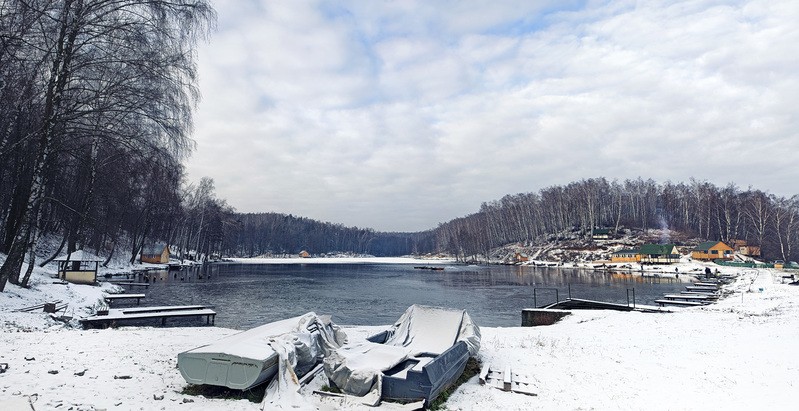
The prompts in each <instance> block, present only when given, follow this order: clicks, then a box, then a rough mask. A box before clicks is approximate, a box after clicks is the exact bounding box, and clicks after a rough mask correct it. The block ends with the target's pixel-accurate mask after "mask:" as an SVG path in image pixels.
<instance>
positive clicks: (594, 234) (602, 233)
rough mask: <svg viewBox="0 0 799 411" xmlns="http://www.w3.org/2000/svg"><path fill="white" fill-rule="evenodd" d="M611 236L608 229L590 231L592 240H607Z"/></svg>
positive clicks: (610, 231)
mask: <svg viewBox="0 0 799 411" xmlns="http://www.w3.org/2000/svg"><path fill="white" fill-rule="evenodd" d="M612 234H613V232H612V230H611V229H610V228H594V229H593V230H591V238H592V239H594V240H607V239H609V238H610V236H611V235H612Z"/></svg>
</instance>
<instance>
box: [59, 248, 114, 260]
mask: <svg viewBox="0 0 799 411" xmlns="http://www.w3.org/2000/svg"><path fill="white" fill-rule="evenodd" d="M55 261H105V259H104V258H100V257H98V256H96V255H94V254H92V253H89V252H86V251H83V250H78V251H73V252H72V253H71V254H69V255H62V256H61V257H58V258H56V259H55Z"/></svg>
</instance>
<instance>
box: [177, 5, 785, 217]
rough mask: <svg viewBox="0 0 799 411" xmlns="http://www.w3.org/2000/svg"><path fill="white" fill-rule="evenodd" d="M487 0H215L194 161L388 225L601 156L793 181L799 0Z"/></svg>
mask: <svg viewBox="0 0 799 411" xmlns="http://www.w3.org/2000/svg"><path fill="white" fill-rule="evenodd" d="M528 3H537V4H528ZM485 4H486V5H483V3H482V2H449V3H439V2H421V1H420V2H405V1H402V2H373V1H353V2H340V3H336V4H335V5H331V4H330V3H327V2H321V3H314V2H279V3H278V2H269V1H263V2H260V3H258V2H252V1H250V2H245V1H240V0H229V1H226V2H219V3H218V4H217V7H218V12H219V16H220V25H219V26H220V31H219V32H218V33H217V34H216V36H215V37H214V38H213V39H212V42H211V44H209V45H208V46H207V47H205V48H204V49H203V50H202V52H201V54H200V65H201V88H202V91H203V95H204V101H203V103H202V105H201V107H200V110H199V112H198V114H197V132H196V139H197V141H198V150H197V152H196V154H195V155H194V157H193V159H192V160H191V162H190V164H189V172H190V177H191V178H192V179H194V180H197V179H199V177H201V176H210V177H212V178H214V179H215V180H216V182H217V184H216V187H217V190H218V192H219V195H220V196H221V197H223V198H226V199H227V200H228V201H229V203H230V204H232V205H233V206H235V207H237V209H239V210H240V211H278V212H285V213H293V214H295V215H303V216H308V217H311V218H318V219H322V220H327V221H333V222H340V223H343V224H346V225H357V226H362V227H363V226H366V227H374V228H376V229H381V230H420V229H426V228H432V227H434V226H435V225H436V223H438V222H443V221H447V220H449V219H451V218H455V217H458V216H461V215H464V214H467V213H470V212H474V211H476V210H477V209H478V207H479V204H480V203H481V202H483V201H490V200H493V199H496V198H499V197H501V196H503V195H504V194H508V193H515V192H526V191H535V190H538V189H540V188H541V187H545V186H549V185H552V184H563V183H568V182H570V181H572V180H576V179H581V178H590V177H596V176H606V177H608V178H618V179H626V178H637V177H638V176H643V177H644V178H649V177H652V178H654V179H656V180H658V181H665V180H672V181H687V180H688V179H689V178H690V177H696V178H698V179H700V180H709V181H712V182H715V183H717V184H720V185H723V184H726V183H727V182H730V181H734V182H736V183H738V185H739V186H742V187H746V186H749V185H752V186H754V187H757V188H762V189H765V190H770V191H772V192H774V193H776V194H781V195H787V194H794V193H797V192H799V189H798V188H799V187H797V183H796V181H799V179H798V178H797V177H799V168H796V167H795V166H793V165H792V164H793V160H792V159H791V158H790V156H789V154H788V153H792V152H795V151H797V149H799V138H797V130H798V129H797V126H799V124H797V119H796V118H797V116H796V115H795V114H794V111H795V107H796V106H797V103H799V101H797V100H799V97H797V96H799V77H798V76H799V74H797V73H799V55H797V54H796V53H795V52H794V48H795V44H797V41H799V29H797V28H796V27H797V26H796V24H795V21H798V19H799V4H797V3H795V2H791V1H748V2H747V1H739V2H728V1H724V2H721V1H690V2H687V1H686V2H672V1H664V2H645V3H644V2H631V1H627V2H625V1H618V2H593V1H590V2H588V3H586V4H578V3H574V4H571V3H570V4H566V5H565V6H564V5H563V3H561V2H550V3H545V2H493V3H490V5H489V3H485Z"/></svg>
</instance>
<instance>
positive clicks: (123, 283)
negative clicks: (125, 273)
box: [108, 281, 150, 287]
mask: <svg viewBox="0 0 799 411" xmlns="http://www.w3.org/2000/svg"><path fill="white" fill-rule="evenodd" d="M108 282H109V283H111V284H116V285H126V286H128V287H149V286H150V283H136V282H133V281H108Z"/></svg>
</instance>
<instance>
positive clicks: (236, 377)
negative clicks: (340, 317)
mask: <svg viewBox="0 0 799 411" xmlns="http://www.w3.org/2000/svg"><path fill="white" fill-rule="evenodd" d="M345 338H346V337H345V335H344V334H343V333H342V332H341V331H340V330H339V328H338V326H336V325H335V324H333V323H332V322H331V321H330V317H329V316H317V315H316V314H315V313H312V312H311V313H307V314H305V315H302V316H299V317H294V318H289V319H286V320H282V321H276V322H273V323H269V324H265V325H262V326H260V327H256V328H253V329H250V330H247V331H243V332H240V333H238V334H234V335H231V336H229V337H226V338H223V339H220V340H218V341H216V342H214V343H212V344H207V345H203V346H201V347H197V348H195V349H192V350H189V351H186V352H182V353H180V354H178V369H179V370H180V373H181V375H183V378H184V379H185V380H186V382H188V383H190V384H209V385H219V386H224V387H228V388H234V389H239V390H245V389H248V388H251V387H254V386H256V385H258V384H261V383H263V382H265V381H268V380H270V379H272V377H273V376H274V375H275V374H276V373H277V372H278V368H279V359H280V358H279V357H280V355H278V351H280V353H283V352H285V351H286V350H285V348H284V347H285V346H286V345H287V344H288V345H291V346H292V348H293V350H292V351H293V352H294V353H293V354H292V358H291V360H292V361H291V362H292V365H293V372H294V373H295V374H296V375H303V374H304V373H306V372H307V371H309V370H310V369H312V368H313V367H314V366H315V365H316V364H318V363H319V362H320V361H322V358H323V357H324V355H325V352H326V350H329V348H327V347H328V346H332V347H337V346H339V345H341V343H343V342H344V339H345ZM331 344H332V345H331ZM276 350H278V351H276Z"/></svg>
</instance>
